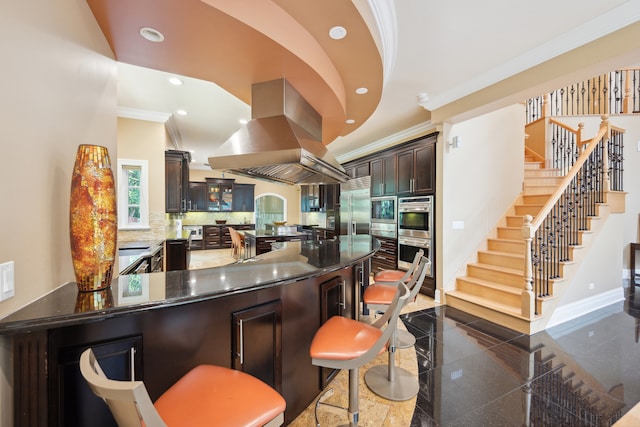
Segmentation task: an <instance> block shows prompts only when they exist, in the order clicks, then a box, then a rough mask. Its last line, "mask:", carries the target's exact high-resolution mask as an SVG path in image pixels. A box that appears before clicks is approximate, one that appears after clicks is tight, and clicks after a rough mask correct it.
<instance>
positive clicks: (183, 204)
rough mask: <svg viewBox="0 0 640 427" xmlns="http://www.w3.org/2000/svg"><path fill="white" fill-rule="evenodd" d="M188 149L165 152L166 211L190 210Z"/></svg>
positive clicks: (189, 158) (179, 211) (189, 159)
mask: <svg viewBox="0 0 640 427" xmlns="http://www.w3.org/2000/svg"><path fill="white" fill-rule="evenodd" d="M189 162H191V153H189V152H188V151H177V150H169V151H165V153H164V168H165V211H166V212H169V213H182V212H186V211H187V210H188V206H187V201H188V199H189Z"/></svg>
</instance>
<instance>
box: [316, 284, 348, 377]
mask: <svg viewBox="0 0 640 427" xmlns="http://www.w3.org/2000/svg"><path fill="white" fill-rule="evenodd" d="M345 308H346V284H345V282H344V279H343V278H342V277H334V278H333V279H330V280H327V281H326V282H324V283H321V284H320V325H323V324H324V323H325V322H326V321H327V320H329V319H330V318H332V317H333V316H342V315H343V313H344V312H345ZM338 372H339V370H338V369H331V368H320V389H324V388H325V387H326V386H327V384H328V383H329V381H331V380H332V379H333V377H334V376H335V375H336V374H337V373H338Z"/></svg>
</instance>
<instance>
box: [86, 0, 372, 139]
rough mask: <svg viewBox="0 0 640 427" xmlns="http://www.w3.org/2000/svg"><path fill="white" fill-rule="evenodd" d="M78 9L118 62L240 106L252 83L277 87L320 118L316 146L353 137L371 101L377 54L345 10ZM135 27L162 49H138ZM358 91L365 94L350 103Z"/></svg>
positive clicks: (292, 2) (210, 2) (133, 4)
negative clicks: (337, 31)
mask: <svg viewBox="0 0 640 427" xmlns="http://www.w3.org/2000/svg"><path fill="white" fill-rule="evenodd" d="M87 3H88V5H89V6H90V8H91V10H92V12H93V14H94V16H95V17H96V19H97V21H98V24H99V25H100V28H101V30H102V32H103V33H104V34H105V37H106V39H107V41H108V43H109V45H110V46H111V48H112V50H113V51H114V54H115V56H116V59H117V60H118V61H120V62H125V63H129V64H133V65H138V66H142V67H147V68H152V69H156V70H161V71H166V72H170V73H175V74H179V75H185V76H189V77H193V78H197V79H202V80H206V81H211V82H214V83H216V84H217V85H219V86H220V87H222V88H223V89H225V90H226V91H228V92H229V93H231V94H232V95H234V96H236V97H237V98H239V99H240V100H242V101H244V102H246V103H247V104H250V102H251V85H252V84H253V83H258V82H263V81H269V80H274V79H278V78H286V79H287V80H288V81H289V82H290V83H291V84H292V85H293V86H294V87H295V88H296V90H298V92H300V94H301V95H302V96H303V97H304V98H305V99H306V100H307V101H308V102H309V103H310V104H311V105H312V106H313V108H314V109H316V110H317V111H318V113H320V115H321V116H322V118H323V128H322V129H323V137H322V141H323V143H325V144H328V143H329V142H331V141H333V140H334V139H335V138H337V137H338V136H343V135H347V134H348V133H350V132H352V131H353V130H355V129H357V128H358V127H359V126H360V125H361V124H362V123H364V122H365V121H366V120H367V119H368V118H369V116H370V115H371V114H372V113H373V111H374V110H375V108H376V107H377V105H378V103H379V101H380V97H381V94H382V81H383V73H382V61H381V59H380V54H379V52H378V49H377V47H376V44H375V42H374V40H373V38H372V37H371V34H370V33H369V30H368V28H367V26H366V24H365V22H364V21H363V19H362V17H361V16H360V14H359V13H358V11H357V10H356V8H355V7H354V6H353V5H352V4H351V2H345V1H343V0H323V1H322V2H300V1H296V0H276V1H271V0H254V1H241V2H229V1H222V0H203V1H200V0H181V1H175V0H135V1H130V0H87ZM338 17H339V18H338ZM334 25H342V26H345V27H346V28H347V30H348V34H347V37H345V38H344V39H342V40H338V41H335V40H331V39H329V37H328V31H329V29H330V28H331V27H332V26H334ZM142 27H152V28H154V29H156V30H158V31H160V32H162V33H163V35H164V36H165V40H164V41H163V42H162V43H153V42H150V41H147V40H145V39H143V38H142V37H141V36H140V35H139V30H140V28H142ZM359 87H367V88H368V89H369V91H368V93H367V94H365V95H357V94H356V93H355V89H356V88H359ZM346 119H353V120H355V123H354V124H351V125H349V124H346V123H345V120H346Z"/></svg>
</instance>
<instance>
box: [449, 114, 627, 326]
mask: <svg viewBox="0 0 640 427" xmlns="http://www.w3.org/2000/svg"><path fill="white" fill-rule="evenodd" d="M603 123H604V122H603ZM602 129H604V128H603V127H601V132H600V133H599V134H598V135H597V136H596V137H595V138H594V139H593V140H590V141H605V138H606V137H605V134H606V132H605V131H604V130H602ZM603 143H606V142H600V144H603ZM589 144H591V142H585V143H584V145H583V147H587V145H589ZM594 145H595V144H594ZM594 151H595V150H594V149H593V148H586V149H584V151H583V153H584V156H583V155H582V154H580V159H578V160H577V161H576V164H577V165H578V166H579V168H578V169H575V168H572V169H571V171H570V172H568V173H564V172H563V171H561V170H557V169H550V168H545V167H544V163H543V162H542V161H541V160H540V157H539V156H537V155H536V154H535V153H531V152H529V151H528V150H527V149H525V162H524V164H525V173H524V183H523V191H522V193H521V194H520V195H519V196H518V197H517V199H516V201H515V202H514V204H513V205H512V206H511V207H510V208H509V209H508V211H507V213H506V214H505V216H504V217H503V218H502V219H501V220H500V221H499V222H498V224H497V226H496V229H495V230H494V232H493V233H492V235H490V236H489V237H488V238H487V239H486V241H485V243H484V244H483V245H482V248H481V249H480V250H478V251H477V256H476V261H475V262H472V263H469V264H467V267H466V275H464V276H461V277H457V278H456V288H455V289H454V290H451V291H447V292H445V298H446V301H445V302H446V304H447V305H449V306H452V307H455V308H459V309H460V310H463V311H466V312H468V313H471V314H474V315H476V316H480V317H483V318H485V319H487V320H489V321H492V322H494V323H497V324H500V325H502V326H505V327H508V328H510V329H513V330H517V331H520V332H523V333H527V334H533V333H535V332H538V331H541V330H544V329H545V326H546V324H547V323H548V321H549V319H550V317H551V315H552V314H553V311H554V310H555V306H556V305H557V300H558V297H559V295H561V293H562V292H563V290H564V288H566V286H568V284H570V283H571V279H572V276H573V275H575V272H576V271H577V266H578V265H579V262H581V259H582V258H583V257H584V255H585V254H586V249H587V248H588V247H589V246H590V245H591V242H592V240H593V236H594V235H595V234H597V232H598V231H599V229H600V228H601V227H602V224H603V223H604V220H605V219H606V218H607V217H608V215H609V213H610V211H611V209H610V207H609V206H608V204H607V203H606V202H607V200H608V199H610V198H611V197H612V196H611V195H612V193H616V192H611V191H608V190H605V191H603V193H604V196H602V195H601V196H597V197H599V199H600V200H597V201H596V202H593V200H590V201H589V202H586V201H585V202H583V201H582V199H576V198H574V196H573V195H574V194H576V193H577V191H576V190H575V188H576V186H581V185H582V184H583V183H584V181H583V180H584V179H586V178H583V175H581V174H583V172H582V171H583V170H584V169H582V168H583V167H584V164H585V163H588V162H590V161H591V160H586V161H585V160H584V158H586V157H587V156H591V155H592V154H591V153H593V152H594ZM580 162H582V163H581V164H582V166H581V165H580ZM600 163H604V164H606V161H601V162H600ZM577 170H578V171H579V172H576V171H577ZM602 176H606V172H605V173H604V175H602ZM589 179H591V176H589ZM576 180H577V181H578V184H576V182H577V181H576ZM606 184H607V183H606V182H605V183H604V184H603V185H602V186H600V184H598V188H600V187H603V188H608V187H607V185H606ZM588 191H589V192H590V194H591V192H595V190H588ZM567 194H568V195H567ZM580 197H582V195H581V196H580ZM570 203H576V204H582V206H581V207H580V208H581V209H582V211H581V212H582V214H583V215H584V217H583V222H581V223H580V225H579V226H576V227H575V228H576V230H575V234H572V235H571V236H570V237H568V235H569V233H568V232H567V233H566V235H562V234H563V231H559V230H561V229H560V228H558V229H557V230H552V232H551V233H548V234H553V233H554V232H555V233H556V236H554V237H555V239H557V240H559V239H565V240H571V241H570V243H566V242H565V243H564V247H563V248H562V249H560V250H558V249H557V248H559V247H560V246H561V245H560V244H558V242H556V241H552V240H544V238H547V239H548V238H549V237H548V236H545V237H540V235H539V234H538V233H540V232H541V230H543V229H545V226H543V225H542V221H547V220H548V219H549V218H550V217H552V218H554V220H553V221H554V222H552V224H553V226H555V225H556V224H559V223H561V220H559V219H557V218H558V217H560V216H562V215H564V214H566V212H564V213H557V212H554V213H553V215H556V216H552V214H551V211H552V209H556V208H557V206H558V204H560V205H562V204H564V205H565V209H566V205H568V204H570ZM589 203H592V204H593V206H594V207H593V208H589V207H588V205H589ZM618 204H619V202H618V201H615V202H614V205H618ZM589 206H591V205H589ZM541 211H543V212H541ZM586 211H589V212H588V213H585V212H586ZM619 211H620V210H616V209H614V212H619ZM622 211H623V210H622ZM539 213H540V215H538V214H539ZM529 216H530V217H529ZM538 216H539V217H538ZM531 218H533V220H531ZM526 220H529V221H530V222H526ZM546 224H547V225H546V227H547V229H548V228H549V225H548V223H546ZM532 225H533V226H532ZM531 230H533V233H534V234H530V236H527V233H532V232H531ZM562 230H564V229H562ZM552 239H553V237H552ZM540 242H542V246H541V245H540ZM550 242H551V243H550ZM536 244H537V245H538V246H537V247H535V248H534V249H532V247H533V246H531V245H534V246H535V245H536ZM545 244H546V245H548V246H547V247H545V246H544V245H545ZM552 245H557V247H556V246H554V247H553V250H554V251H556V254H555V255H554V256H556V255H557V253H558V252H561V251H562V254H561V255H562V256H561V257H558V258H559V260H551V261H550V260H549V258H551V257H547V253H546V252H544V250H545V249H548V247H549V246H552ZM541 248H542V249H541ZM549 252H551V249H549ZM525 255H526V256H525ZM536 257H538V259H537V260H535V259H536ZM545 257H546V258H545ZM540 258H544V260H542V261H540ZM536 261H537V264H536ZM543 263H544V264H545V265H544V266H542V264H543ZM532 265H533V267H532ZM549 265H551V269H550V270H552V272H551V273H548V271H547V270H549ZM541 272H542V274H541ZM534 276H535V277H534ZM539 276H544V277H542V278H540V277H539Z"/></svg>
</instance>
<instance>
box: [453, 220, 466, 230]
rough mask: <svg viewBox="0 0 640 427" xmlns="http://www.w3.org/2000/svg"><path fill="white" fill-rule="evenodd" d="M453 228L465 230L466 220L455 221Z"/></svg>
mask: <svg viewBox="0 0 640 427" xmlns="http://www.w3.org/2000/svg"><path fill="white" fill-rule="evenodd" d="M452 228H453V229H454V230H464V221H453V224H452Z"/></svg>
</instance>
